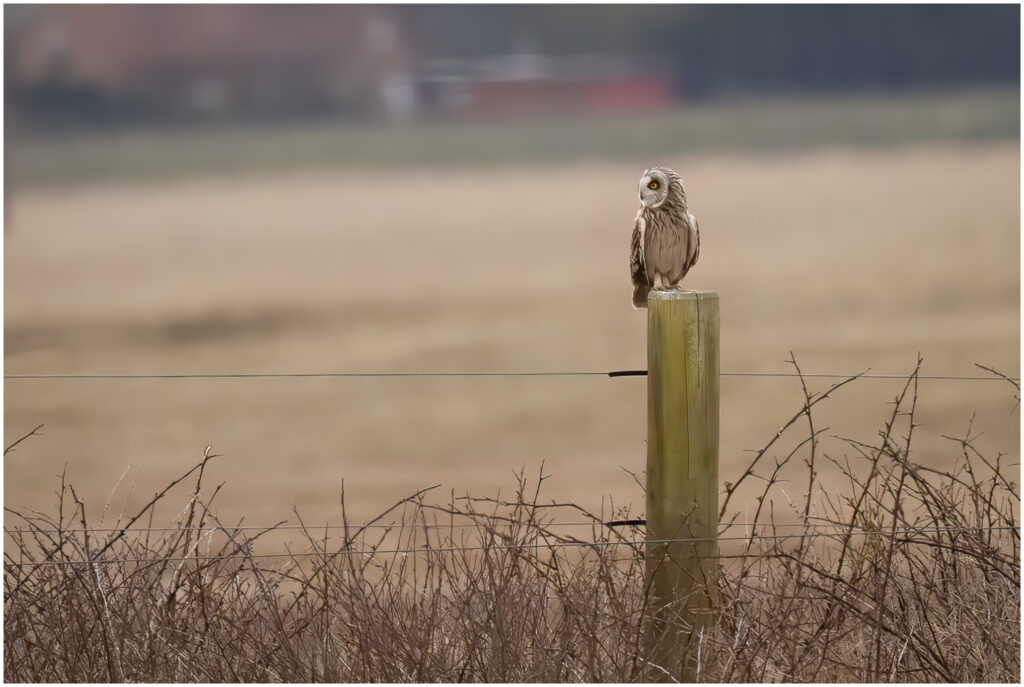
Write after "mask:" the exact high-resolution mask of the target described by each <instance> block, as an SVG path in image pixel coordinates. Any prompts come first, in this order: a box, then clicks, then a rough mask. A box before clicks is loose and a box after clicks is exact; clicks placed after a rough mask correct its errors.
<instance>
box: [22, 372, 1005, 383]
mask: <svg viewBox="0 0 1024 687" xmlns="http://www.w3.org/2000/svg"><path fill="white" fill-rule="evenodd" d="M646 376H647V370H610V371H598V370H551V371H539V372H538V371H521V372H516V371H511V372H495V371H480V372H212V373H202V372H200V373H191V372H190V373H166V374H147V373H139V374H128V373H112V374H70V373H69V374H63V373H44V374H11V375H4V379H5V380H12V381H13V380H44V379H55V380H57V379H79V380H133V379H317V378H321V379H346V378H349V379H359V378H368V379H369V378H383V379H387V378H417V377H611V378H617V377H646ZM719 376H720V377H747V378H759V377H761V378H769V379H770V378H790V377H803V378H804V379H848V378H850V377H857V378H859V379H904V380H905V379H907V377H908V375H905V374H902V375H901V374H871V373H863V374H862V373H857V372H853V373H849V374H841V373H834V372H823V373H804V374H799V373H796V372H720V373H719ZM917 379H920V380H931V381H957V382H996V381H1001V380H1006V381H1010V382H1020V378H1019V377H1001V376H999V377H997V376H977V375H946V374H944V375H917Z"/></svg>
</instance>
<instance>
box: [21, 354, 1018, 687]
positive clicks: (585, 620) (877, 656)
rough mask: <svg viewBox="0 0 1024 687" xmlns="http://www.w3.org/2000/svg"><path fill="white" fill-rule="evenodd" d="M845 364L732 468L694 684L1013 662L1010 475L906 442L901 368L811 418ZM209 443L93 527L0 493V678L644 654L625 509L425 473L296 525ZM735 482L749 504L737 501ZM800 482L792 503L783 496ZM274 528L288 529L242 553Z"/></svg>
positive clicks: (545, 669) (70, 502) (65, 510)
mask: <svg viewBox="0 0 1024 687" xmlns="http://www.w3.org/2000/svg"><path fill="white" fill-rule="evenodd" d="M793 364H794V365H795V364H796V363H795V361H794V363H793ZM919 367H920V363H919V364H918V369H919ZM797 369H799V368H797ZM848 381H851V380H844V382H841V383H839V384H837V385H834V386H833V387H830V388H829V389H827V390H826V391H824V392H821V393H820V394H812V393H810V392H809V391H808V389H807V387H806V385H805V384H804V385H803V387H802V388H803V390H804V396H805V401H804V404H803V407H802V408H801V409H800V410H799V411H798V412H797V413H796V414H795V415H794V417H793V419H792V420H790V421H789V422H788V423H786V424H785V425H784V427H783V430H781V431H780V433H779V434H778V435H777V436H776V437H774V438H773V439H772V440H771V441H770V442H768V444H767V445H766V447H765V448H764V449H763V450H762V451H759V452H758V453H757V455H756V457H755V459H754V461H753V462H752V464H751V466H750V467H749V468H748V469H747V470H746V471H744V472H743V473H742V474H741V475H740V476H739V477H738V478H736V481H735V482H732V483H728V484H727V487H726V490H725V495H724V497H723V499H722V502H723V505H722V510H723V513H722V516H723V526H722V529H721V535H720V542H719V545H720V551H721V557H722V559H721V565H722V567H721V575H720V576H719V596H720V603H721V607H720V609H719V614H718V621H717V624H716V625H714V626H713V627H712V628H710V629H709V631H708V632H707V634H706V635H702V636H701V639H700V641H699V642H698V643H696V650H698V651H700V652H701V656H700V675H699V677H700V679H701V680H702V681H739V682H764V681H778V680H794V681H820V682H835V681H870V682H874V681H878V682H890V681H897V682H919V681H920V682H935V681H941V682H959V681H986V682H1017V681H1019V678H1020V654H1019V649H1020V640H1019V638H1020V564H1019V556H1020V532H1019V525H1018V518H1019V509H1020V495H1019V488H1018V485H1017V483H1016V482H1015V481H1014V480H1013V479H1012V477H1013V476H1014V475H1013V474H1009V473H1008V466H1007V464H1006V462H1005V460H1004V458H1003V457H1002V456H1000V457H997V458H995V459H989V458H987V457H985V456H983V455H982V454H981V453H980V452H979V451H978V450H976V448H975V444H974V438H975V437H974V436H973V435H972V434H971V431H970V430H969V431H968V432H967V433H966V434H965V435H964V436H963V437H961V438H956V439H952V440H951V443H950V446H951V447H953V449H954V451H955V456H954V459H953V461H952V465H953V467H951V468H949V469H946V470H942V469H937V468H934V467H928V466H925V465H922V464H918V463H915V462H913V461H912V460H911V459H910V456H911V446H912V441H911V440H912V437H913V435H914V429H915V427H916V425H915V423H914V413H915V408H916V402H917V369H915V370H914V372H913V373H911V374H910V375H909V376H908V378H907V381H906V385H905V386H904V388H903V390H902V393H901V394H900V395H899V396H898V398H896V399H895V401H894V403H893V406H892V410H891V413H890V414H889V417H888V419H887V421H886V422H885V423H884V425H883V427H882V428H881V430H880V432H879V436H878V438H877V439H875V440H873V441H860V440H854V439H840V438H837V437H827V436H826V434H825V432H826V429H827V428H821V427H818V426H816V425H815V420H814V417H813V412H812V409H813V408H814V406H815V405H816V404H817V403H818V402H820V401H822V400H824V399H825V398H827V397H829V396H830V395H831V394H833V393H834V392H836V391H837V390H838V389H839V387H841V386H842V385H843V384H845V383H847V382H848ZM803 382H804V380H803V378H802V377H801V383H802V384H803ZM1018 393H1019V389H1018ZM805 426H806V428H807V433H806V435H804V436H801V437H796V438H795V439H791V443H792V448H791V450H785V449H782V448H780V447H781V446H782V444H783V441H784V439H785V438H786V437H788V435H789V434H796V433H797V430H798V428H801V427H805ZM826 444H828V445H826ZM832 445H835V446H837V447H840V448H841V450H842V452H841V453H837V452H834V451H832V450H831V448H830V447H831V446H832ZM772 451H778V452H779V456H775V455H774V454H773V453H772ZM215 457H216V456H214V455H213V454H211V453H210V452H209V450H207V452H206V454H205V455H204V457H203V460H202V461H201V462H200V463H199V464H197V465H196V466H195V467H194V468H192V470H190V471H189V472H187V473H186V474H185V475H183V476H182V477H181V478H179V479H178V480H176V481H175V482H173V483H172V484H171V485H168V487H167V488H166V489H165V490H163V491H162V492H160V493H159V494H157V495H156V496H155V497H154V498H153V500H152V501H151V502H150V503H149V504H147V505H146V506H145V507H144V508H142V509H141V510H140V511H139V512H138V513H136V514H134V515H132V516H130V517H124V518H123V519H120V520H119V521H118V524H117V526H116V527H114V528H107V529H100V528H97V527H95V526H92V525H90V520H89V517H87V508H86V505H85V504H84V503H83V502H82V501H81V500H80V499H79V498H78V497H77V495H76V494H75V491H74V488H73V487H72V485H70V484H69V483H67V482H66V481H65V480H64V479H63V478H62V480H61V484H60V489H59V491H58V503H57V504H56V507H55V509H54V511H53V512H52V513H38V512H15V511H11V510H8V511H7V519H6V522H5V536H6V547H5V554H4V573H5V574H4V590H5V602H6V603H5V607H4V646H5V659H6V660H5V665H4V677H5V679H7V680H9V681H18V682H73V681H89V682H107V681H114V682H123V681H145V682H163V681H173V682H190V681H203V682H224V681H235V682H250V681H254V682H255V681H269V682H279V681H302V682H306V681H311V682H320V681H358V682H374V681H386V682H407V681H412V682H433V681H444V682H457V681H459V682H461V681H484V682H532V681H545V682H611V681H614V682H622V681H637V680H640V679H643V678H644V677H645V676H646V675H649V672H645V671H649V670H650V666H649V665H647V663H646V647H645V633H644V617H645V614H646V612H647V609H646V606H645V593H644V592H645V589H644V544H643V540H642V536H643V533H642V520H638V519H636V518H635V517H633V516H632V515H631V514H630V513H628V512H623V511H621V510H617V509H615V508H614V507H612V506H608V507H607V511H608V512H601V513H590V512H587V511H586V510H584V509H582V508H580V507H579V506H576V505H574V504H559V503H549V502H545V501H543V500H542V499H541V496H540V494H541V486H542V483H543V480H544V476H543V474H541V475H540V476H539V477H538V478H537V479H535V480H530V479H527V477H526V476H525V475H522V474H520V476H519V480H518V489H517V491H516V494H515V496H514V498H511V499H508V500H500V499H495V498H455V497H454V496H452V497H449V498H448V499H444V500H440V501H439V500H436V499H434V498H433V497H432V493H433V492H432V490H430V489H427V490H423V491H421V492H418V493H416V494H414V495H412V496H410V497H409V498H407V499H403V500H402V501H400V502H398V503H397V504H395V505H393V506H391V507H390V508H388V509H387V510H385V511H384V512H382V513H381V514H380V515H379V516H378V517H377V518H375V519H373V520H371V521H369V522H367V523H362V524H353V523H349V522H348V520H347V518H345V517H344V512H345V510H344V493H342V502H341V511H342V514H343V521H342V523H341V525H339V526H337V527H334V528H327V527H323V526H321V527H319V528H317V527H312V526H310V527H307V526H306V525H305V524H304V523H303V521H302V519H301V516H300V515H299V514H298V513H296V517H297V522H298V524H297V525H283V524H282V525H279V526H277V527H274V528H267V529H265V530H252V529H248V528H245V527H242V526H240V525H239V526H231V525H227V524H225V523H222V522H220V521H219V520H218V518H217V516H216V513H215V511H214V510H213V508H212V502H213V500H214V499H215V497H216V495H217V491H218V490H219V487H218V488H217V489H213V490H212V491H208V490H206V489H205V488H204V485H203V474H204V471H205V467H206V465H207V463H208V462H209V461H210V460H213V459H214V458H215ZM796 457H799V460H797V459H796ZM765 466H767V467H765ZM825 469H832V470H838V471H840V472H841V473H842V474H843V475H844V476H845V477H846V479H847V482H848V485H849V487H848V489H847V490H846V491H845V492H844V493H841V494H836V493H825V492H824V491H823V490H822V489H821V488H820V486H819V482H818V480H819V476H818V474H819V472H820V471H821V470H825ZM189 479H194V481H193V482H192V483H191V485H192V489H191V491H190V492H189V493H188V494H187V497H186V498H185V502H184V504H183V505H182V507H181V508H180V509H179V510H178V512H179V515H178V517H177V518H175V519H174V520H173V521H172V522H171V523H169V524H167V525H165V526H163V527H154V524H153V513H154V509H155V506H156V505H157V504H158V503H160V502H163V501H167V500H173V499H175V498H180V496H176V494H179V493H180V488H181V486H182V485H183V484H184V483H185V482H186V480H189ZM752 483H759V484H760V485H761V486H760V487H759V488H758V490H757V493H755V494H753V495H752V496H751V498H750V499H747V500H746V501H745V502H744V508H743V511H742V512H741V511H740V510H738V509H737V508H736V507H735V506H734V504H733V503H732V501H733V497H734V495H738V494H743V493H744V489H746V488H747V487H748V486H749V485H750V484H752ZM793 484H799V485H801V486H800V487H798V488H799V489H800V490H804V489H805V490H806V491H804V492H803V493H804V494H805V496H804V497H803V499H797V500H793V499H791V498H789V496H788V493H789V491H791V490H792V486H791V485H793ZM787 489H788V490H787ZM343 491H344V490H343ZM751 511H753V514H752V515H751ZM741 513H742V514H741ZM566 521H571V522H573V523H574V524H573V525H572V526H571V527H567V526H566V525H565V522H566ZM288 527H294V528H295V529H294V531H293V533H294V534H298V535H300V541H301V550H300V549H296V550H294V551H292V550H290V549H289V550H287V551H286V552H284V553H280V552H279V551H280V550H279V549H278V550H275V551H274V552H264V551H261V550H259V549H258V545H259V544H260V539H261V538H263V537H265V536H266V535H267V534H269V533H271V532H274V533H276V534H284V533H285V532H286V531H287V528H288Z"/></svg>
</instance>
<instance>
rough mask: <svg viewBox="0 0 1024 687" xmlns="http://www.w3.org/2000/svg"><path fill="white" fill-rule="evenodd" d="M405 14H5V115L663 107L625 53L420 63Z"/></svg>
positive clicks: (191, 8)
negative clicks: (6, 98) (6, 86)
mask: <svg viewBox="0 0 1024 687" xmlns="http://www.w3.org/2000/svg"><path fill="white" fill-rule="evenodd" d="M416 16H418V15H414V14H411V13H409V12H403V11H402V9H401V8H400V7H397V6H374V5H50V6H21V7H18V8H14V7H10V8H7V9H6V10H5V19H7V23H8V29H7V36H6V38H7V68H6V78H7V83H8V96H9V97H8V100H9V101H11V102H13V111H12V110H11V108H9V114H12V115H13V116H14V118H15V120H16V121H17V120H20V121H21V122H22V123H29V124H36V125H43V126H45V125H46V124H47V123H48V122H52V123H57V124H61V123H66V122H82V123H86V124H89V123H97V124H102V123H104V122H111V123H118V124H119V123H123V122H124V121H125V120H137V121H175V120H176V119H194V118H197V117H205V118H217V117H223V118H232V119H238V118H257V119H259V118H279V117H289V116H295V117H311V116H314V117H315V116H318V115H326V116H332V117H344V118H350V119H373V120H381V119H386V120H394V119H407V118H411V117H416V116H431V117H446V116H491V115H495V114H499V113H512V114H529V113H535V112H550V111H565V110H576V111H579V110H586V111H609V110H627V109H637V108H652V107H662V106H665V105H667V104H668V103H669V102H670V101H671V100H672V96H673V79H672V76H671V75H670V74H667V73H664V72H659V71H656V70H652V69H651V67H650V65H651V64H652V62H651V61H650V60H646V61H645V60H639V59H637V58H634V57H631V56H628V55H578V56H559V57H552V56H546V55H543V54H541V53H540V52H539V51H536V52H533V53H525V52H519V53H516V54H495V55H489V56H476V57H462V58H458V59H438V58H436V57H435V58H430V57H429V56H425V55H421V54H418V51H417V48H416V44H417V40H416V38H417V35H416V33H417V24H418V22H417V21H416ZM421 18H422V17H421ZM501 50H502V47H501V46H496V47H495V51H496V52H499V53H500V51H501ZM10 96H13V97H10Z"/></svg>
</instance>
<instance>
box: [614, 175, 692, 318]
mask: <svg viewBox="0 0 1024 687" xmlns="http://www.w3.org/2000/svg"><path fill="white" fill-rule="evenodd" d="M698 255H700V232H699V231H698V230H697V220H696V218H694V216H693V215H691V214H690V211H689V208H687V206H686V191H684V190H683V181H682V179H680V178H679V175H678V174H676V173H675V172H673V171H672V170H671V169H668V168H667V167H652V168H650V169H648V170H645V171H644V173H643V175H641V177H640V212H638V213H637V215H636V219H635V220H634V221H633V240H632V243H631V250H630V255H629V270H630V273H631V274H632V277H633V307H634V308H646V307H647V294H648V292H649V291H650V290H651V289H656V290H658V291H665V290H671V289H678V288H679V283H680V282H681V281H682V280H683V277H685V276H686V273H687V272H689V271H690V268H691V267H693V266H694V264H695V263H696V262H697V256H698Z"/></svg>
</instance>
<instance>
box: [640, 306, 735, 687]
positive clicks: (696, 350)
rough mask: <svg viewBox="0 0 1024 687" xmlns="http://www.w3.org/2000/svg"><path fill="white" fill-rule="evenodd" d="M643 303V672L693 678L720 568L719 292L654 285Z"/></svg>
mask: <svg viewBox="0 0 1024 687" xmlns="http://www.w3.org/2000/svg"><path fill="white" fill-rule="evenodd" d="M647 312H648V315H647V318H648V319H647V371H648V372H647V539H648V542H650V543H649V544H648V545H647V560H646V580H647V585H648V586H647V589H648V625H647V638H648V652H649V653H648V659H649V661H650V662H651V663H653V664H654V666H650V667H649V672H648V674H647V676H646V677H647V678H648V679H650V680H659V681H662V680H672V679H675V680H680V681H682V682H694V681H696V680H697V679H698V678H699V677H702V676H698V674H697V673H698V645H699V644H700V636H701V629H702V628H703V627H705V626H706V625H708V624H709V623H710V622H711V620H712V617H713V616H712V614H713V611H714V606H715V585H716V581H717V574H718V559H717V555H718V543H717V540H716V537H717V531H718V398H719V397H718V373H719V368H718V350H719V346H718V342H719V330H720V321H719V312H718V294H716V293H710V292H704V291H697V292H692V291H652V292H651V293H650V296H649V299H648V303H647ZM667 539H691V540H694V541H684V542H664V543H663V540H667ZM703 653H706V652H703ZM702 669H703V667H702V666H701V670H702Z"/></svg>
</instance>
